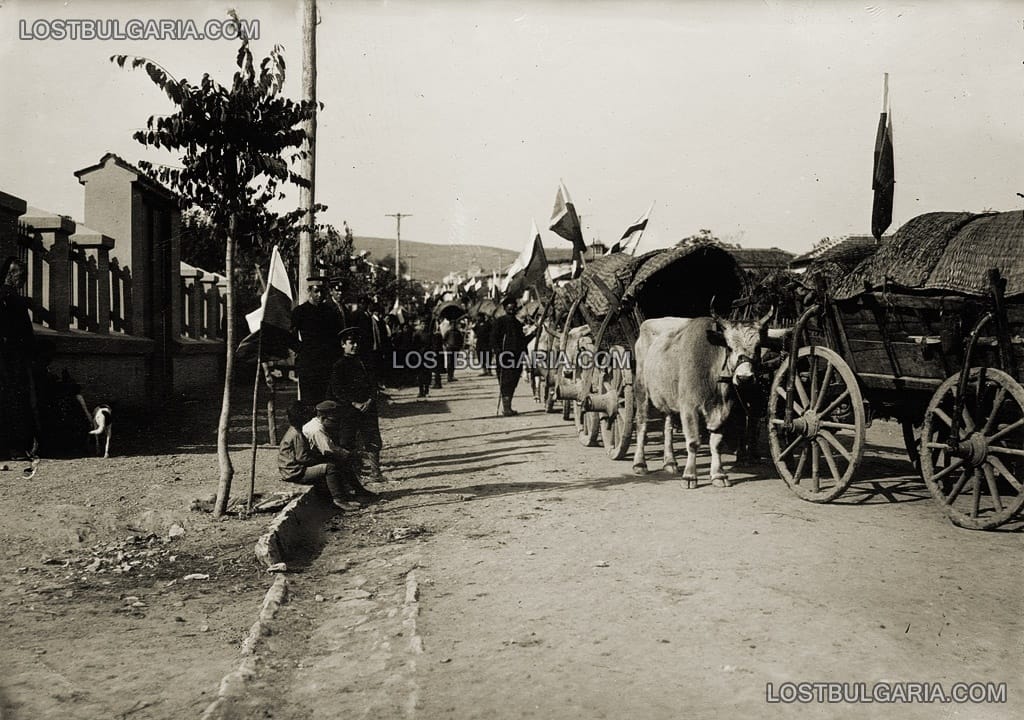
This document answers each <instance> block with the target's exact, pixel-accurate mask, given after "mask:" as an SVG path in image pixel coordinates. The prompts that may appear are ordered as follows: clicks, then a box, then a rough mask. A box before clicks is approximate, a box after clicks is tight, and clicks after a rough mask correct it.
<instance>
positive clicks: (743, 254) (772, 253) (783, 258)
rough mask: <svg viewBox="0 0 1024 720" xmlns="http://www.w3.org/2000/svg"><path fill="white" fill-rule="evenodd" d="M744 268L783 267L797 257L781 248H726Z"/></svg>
mask: <svg viewBox="0 0 1024 720" xmlns="http://www.w3.org/2000/svg"><path fill="white" fill-rule="evenodd" d="M726 250H728V252H729V254H730V255H732V256H733V257H734V258H736V262H737V263H739V266H740V267H741V268H743V269H744V270H761V269H782V268H786V267H789V264H790V263H791V262H792V261H793V258H795V257H796V254H795V253H791V252H788V251H786V250H780V249H779V248H726Z"/></svg>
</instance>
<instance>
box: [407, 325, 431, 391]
mask: <svg viewBox="0 0 1024 720" xmlns="http://www.w3.org/2000/svg"><path fill="white" fill-rule="evenodd" d="M413 328H414V329H413V335H412V348H411V352H410V353H409V354H408V355H407V356H406V357H407V359H406V367H409V368H414V369H413V372H414V373H415V374H416V384H417V386H418V387H419V394H418V395H417V396H416V397H421V398H424V397H426V396H427V395H429V394H430V371H431V368H432V367H433V365H432V363H433V362H435V361H436V358H435V357H434V354H433V336H432V335H431V334H430V332H429V331H428V330H427V321H426V320H425V319H424V318H422V317H418V318H416V320H415V322H414V323H413Z"/></svg>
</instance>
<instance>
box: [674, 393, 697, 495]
mask: <svg viewBox="0 0 1024 720" xmlns="http://www.w3.org/2000/svg"><path fill="white" fill-rule="evenodd" d="M679 419H680V420H681V421H682V424H683V435H684V437H686V469H684V470H683V487H685V488H686V489H687V490H693V489H694V488H695V487H697V452H698V451H699V450H700V426H699V425H698V424H697V415H696V413H694V412H693V411H692V410H685V411H680V413H679Z"/></svg>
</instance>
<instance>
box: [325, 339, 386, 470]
mask: <svg viewBox="0 0 1024 720" xmlns="http://www.w3.org/2000/svg"><path fill="white" fill-rule="evenodd" d="M360 335H361V333H360V330H359V328H357V327H348V328H345V329H344V330H342V331H341V332H340V333H338V339H340V340H341V358H340V359H339V360H338V361H337V362H335V363H334V367H333V369H332V370H331V381H330V396H331V399H332V400H334V401H335V402H336V403H338V411H339V415H340V420H341V430H340V433H339V436H338V444H339V445H340V446H341V447H343V448H345V449H346V450H350V451H354V450H356V448H357V444H356V443H357V440H358V441H361V442H362V446H363V449H364V456H363V459H364V461H365V464H366V465H367V466H368V468H369V472H368V475H369V477H367V482H387V480H388V479H387V478H386V477H384V475H383V474H382V473H381V471H380V450H381V446H382V445H383V442H382V440H381V437H380V420H379V418H378V416H377V396H378V389H377V378H376V377H374V375H373V371H372V369H371V368H370V367H369V366H368V365H367V364H366V363H365V362H364V361H363V359H362V357H360V354H359V341H360V339H361V338H360Z"/></svg>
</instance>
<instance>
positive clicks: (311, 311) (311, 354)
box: [292, 278, 344, 407]
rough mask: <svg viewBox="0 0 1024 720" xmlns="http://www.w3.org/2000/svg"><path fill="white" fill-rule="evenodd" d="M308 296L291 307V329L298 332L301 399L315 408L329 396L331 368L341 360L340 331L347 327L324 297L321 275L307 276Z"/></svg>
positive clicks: (297, 355)
mask: <svg viewBox="0 0 1024 720" xmlns="http://www.w3.org/2000/svg"><path fill="white" fill-rule="evenodd" d="M307 282H308V283H309V285H308V286H307V291H308V293H309V299H308V300H307V301H306V302H304V303H302V304H301V305H299V306H298V307H297V308H295V309H294V310H292V331H293V332H294V333H296V334H297V335H298V339H299V350H298V352H297V353H296V356H295V374H296V375H298V378H299V398H300V399H301V400H302V402H304V403H306V404H307V405H309V406H310V407H313V406H314V405H316V404H317V403H318V402H320V401H321V400H324V399H325V398H326V397H327V387H328V384H329V382H330V377H331V368H332V367H334V362H335V361H336V360H337V359H338V333H339V332H340V331H341V330H342V328H343V327H344V326H343V325H342V324H341V316H340V315H339V314H338V311H337V309H336V308H335V307H334V306H333V305H332V304H331V303H330V302H326V301H325V298H324V286H323V284H322V281H321V280H320V278H308V279H307Z"/></svg>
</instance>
